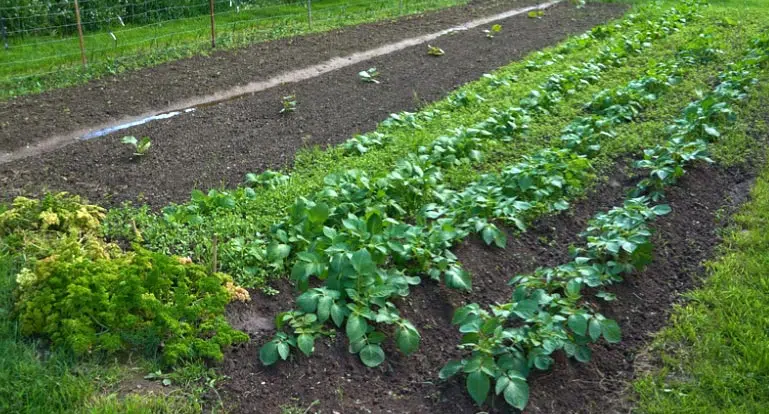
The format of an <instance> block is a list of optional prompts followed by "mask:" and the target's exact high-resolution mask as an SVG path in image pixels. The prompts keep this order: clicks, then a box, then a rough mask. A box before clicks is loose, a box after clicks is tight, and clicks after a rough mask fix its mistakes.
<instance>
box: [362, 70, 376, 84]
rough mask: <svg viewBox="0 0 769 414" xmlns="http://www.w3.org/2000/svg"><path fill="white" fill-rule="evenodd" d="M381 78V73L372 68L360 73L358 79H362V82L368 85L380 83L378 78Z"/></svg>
mask: <svg viewBox="0 0 769 414" xmlns="http://www.w3.org/2000/svg"><path fill="white" fill-rule="evenodd" d="M378 76H379V72H377V70H376V68H370V69H369V70H362V71H360V72H358V77H360V80H361V81H363V82H366V83H379V81H378V80H376V78H377V77H378Z"/></svg>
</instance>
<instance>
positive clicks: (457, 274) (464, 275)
mask: <svg viewBox="0 0 769 414" xmlns="http://www.w3.org/2000/svg"><path fill="white" fill-rule="evenodd" d="M445 280H446V286H448V287H449V288H451V289H461V290H466V291H470V290H471V289H472V284H471V281H470V273H468V272H467V271H465V270H464V269H462V268H459V267H456V266H451V267H450V268H448V269H446V276H445Z"/></svg>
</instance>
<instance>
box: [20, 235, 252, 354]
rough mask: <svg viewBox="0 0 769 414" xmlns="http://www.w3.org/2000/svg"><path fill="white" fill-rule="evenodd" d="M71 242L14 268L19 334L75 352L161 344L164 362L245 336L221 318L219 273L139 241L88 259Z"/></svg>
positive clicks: (215, 350) (216, 350)
mask: <svg viewBox="0 0 769 414" xmlns="http://www.w3.org/2000/svg"><path fill="white" fill-rule="evenodd" d="M71 242H72V243H71V244H64V245H62V246H61V249H60V250H59V251H58V252H57V254H55V255H53V256H50V257H48V258H46V259H43V260H39V261H37V262H36V263H35V267H34V269H29V268H24V269H23V270H22V271H21V272H20V273H19V276H18V278H17V281H18V283H19V285H18V291H19V294H18V300H17V309H16V310H17V312H18V317H19V321H20V326H21V332H22V334H24V335H41V336H44V337H47V338H49V339H50V340H51V341H52V342H53V343H54V345H57V346H62V347H66V348H69V349H71V350H72V351H73V352H74V353H75V354H78V355H82V354H85V353H91V352H97V351H106V352H116V351H120V350H125V349H137V348H139V349H141V348H143V350H144V351H149V352H152V351H154V350H156V349H158V348H160V349H161V350H162V353H163V360H164V361H165V362H166V363H168V364H174V363H177V362H179V361H180V360H182V359H191V358H211V359H214V360H221V359H222V351H221V348H222V347H223V346H228V345H231V344H232V343H234V342H242V341H246V340H248V336H247V335H245V334H244V333H242V332H239V331H236V330H234V329H233V328H232V327H230V325H229V324H228V323H227V321H226V320H225V319H224V316H223V315H224V308H225V305H227V303H228V302H229V301H230V294H229V293H228V292H227V290H226V289H225V288H224V286H223V283H225V282H226V281H227V277H226V276H224V275H222V274H214V275H209V274H208V273H207V272H206V270H205V268H203V267H202V266H199V265H193V264H182V263H180V261H179V260H177V259H174V258H172V257H168V256H165V255H162V254H158V253H152V252H149V251H147V250H144V249H141V248H137V251H136V252H135V253H127V254H125V255H121V256H118V257H116V258H113V259H102V258H99V259H96V260H88V259H87V258H84V257H83V256H82V255H81V251H80V248H79V246H77V241H76V240H74V239H71Z"/></svg>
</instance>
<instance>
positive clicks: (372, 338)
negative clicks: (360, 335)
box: [366, 331, 387, 344]
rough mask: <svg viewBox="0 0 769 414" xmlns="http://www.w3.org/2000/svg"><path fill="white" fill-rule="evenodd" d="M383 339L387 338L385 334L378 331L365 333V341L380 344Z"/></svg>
mask: <svg viewBox="0 0 769 414" xmlns="http://www.w3.org/2000/svg"><path fill="white" fill-rule="evenodd" d="M385 339H387V335H385V334H384V333H382V332H379V331H374V332H371V333H370V334H368V335H366V341H367V342H368V343H370V344H381V343H382V342H384V340H385Z"/></svg>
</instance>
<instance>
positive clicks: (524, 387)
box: [503, 378, 529, 410]
mask: <svg viewBox="0 0 769 414" xmlns="http://www.w3.org/2000/svg"><path fill="white" fill-rule="evenodd" d="M503 395H504V397H505V402H507V403H508V404H510V405H511V406H513V407H515V408H517V409H519V410H523V409H524V408H525V407H526V404H528V402H529V384H528V383H526V381H524V380H522V379H518V378H512V379H511V380H510V382H509V383H508V384H507V387H505V391H504V394H503Z"/></svg>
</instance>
